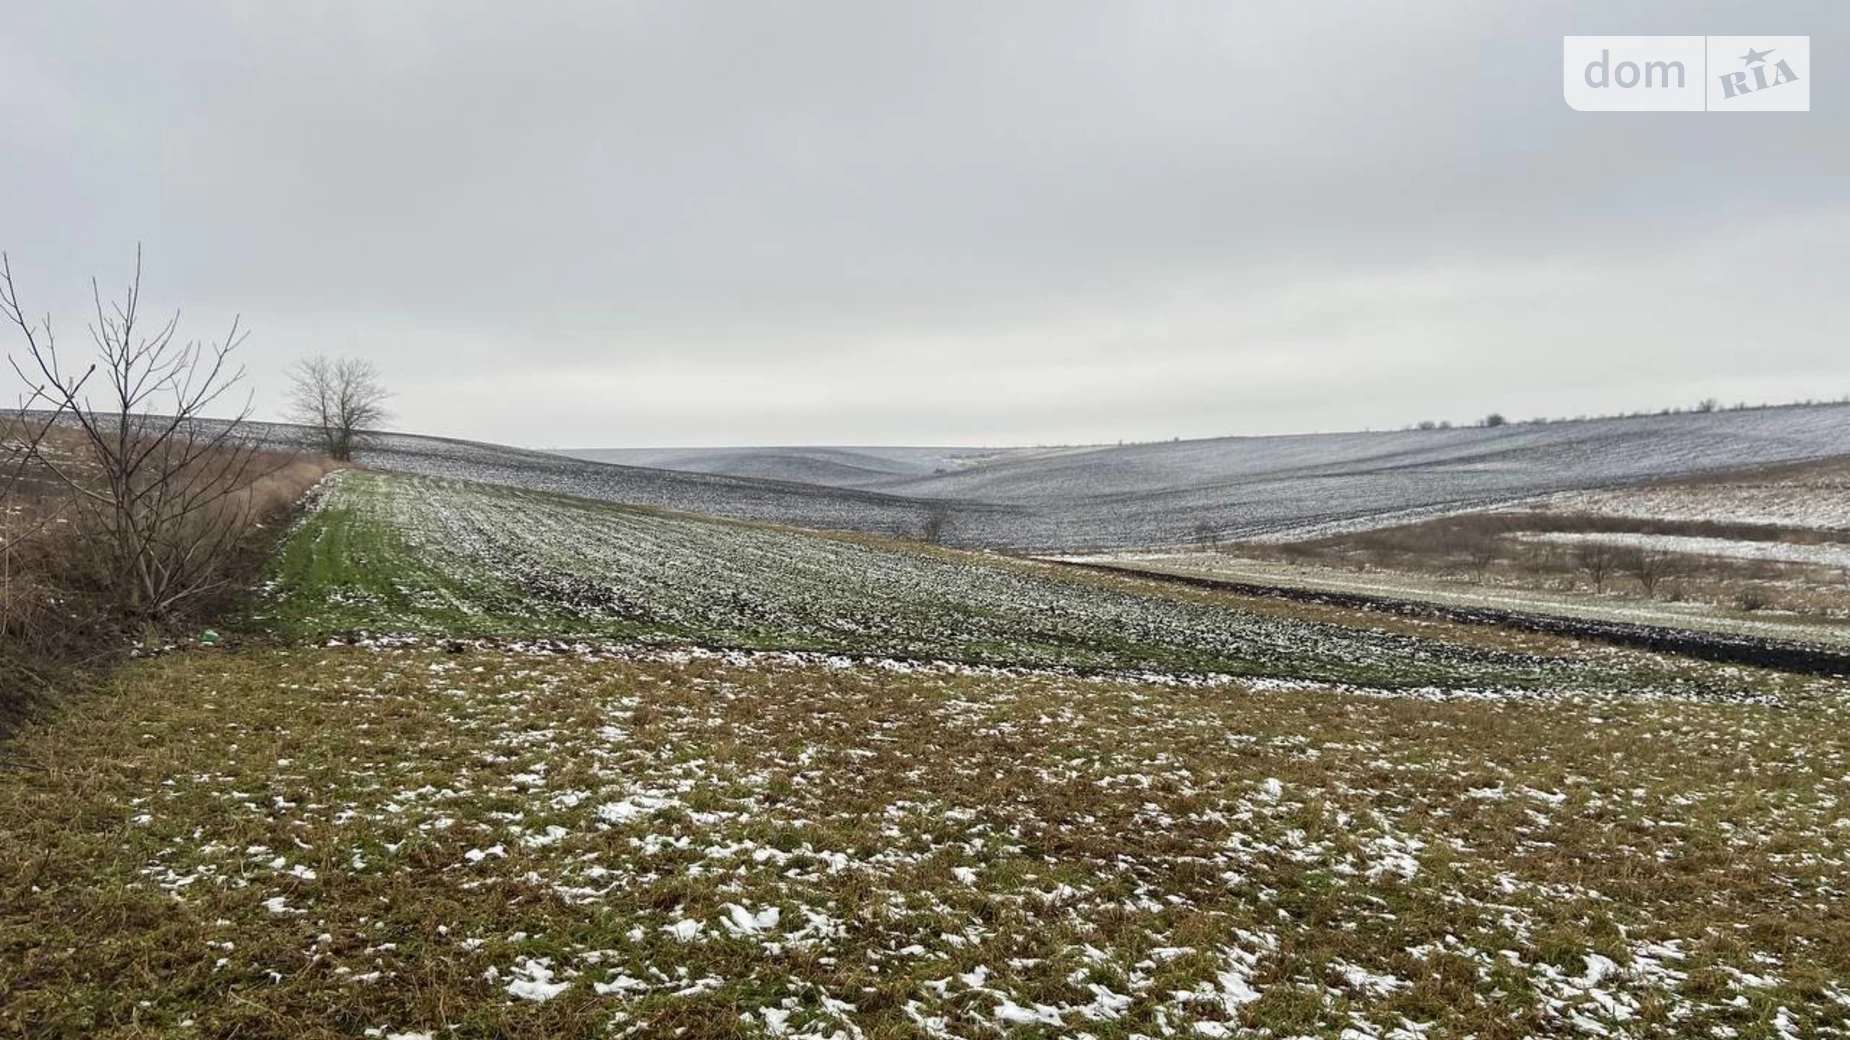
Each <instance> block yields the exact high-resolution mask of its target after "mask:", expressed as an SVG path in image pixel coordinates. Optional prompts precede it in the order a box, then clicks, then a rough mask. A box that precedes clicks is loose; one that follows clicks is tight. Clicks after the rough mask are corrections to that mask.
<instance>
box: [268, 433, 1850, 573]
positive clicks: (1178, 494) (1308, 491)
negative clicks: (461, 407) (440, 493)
mask: <svg viewBox="0 0 1850 1040" xmlns="http://www.w3.org/2000/svg"><path fill="white" fill-rule="evenodd" d="M268 430H269V433H270V435H271V436H275V437H279V438H287V437H288V436H290V431H289V430H288V428H286V427H270V428H268ZM593 454H597V455H599V456H600V457H614V458H623V459H629V460H634V461H642V462H647V463H651V464H657V465H663V466H686V467H689V469H688V470H686V471H681V470H671V469H658V468H649V467H647V466H636V465H613V464H609V463H601V462H594V461H590V460H587V459H582V458H571V457H566V456H563V455H556V454H547V453H542V452H533V451H526V450H522V449H515V448H506V447H500V446H495V445H485V444H475V443H470V442H463V441H451V440H442V439H437V438H426V437H413V436H406V435H387V436H383V437H380V438H377V439H376V440H375V442H374V444H373V445H372V447H371V448H370V449H368V450H367V451H366V452H365V453H364V454H363V455H362V460H363V461H364V462H366V463H367V464H368V465H373V466H378V467H381V468H385V469H393V470H399V471H403V472H410V473H420V474H425V475H431V476H451V477H461V478H466V479H471V480H480V481H486V482H489V483H495V484H502V485H507V486H513V487H523V488H528V489H532V490H542V491H555V492H561V493H566V494H573V495H579V496H583V497H587V498H595V499H601V500H604V501H610V502H622V503H628V504H633V505H647V506H659V507H665V508H671V509H684V510H688V511H692V512H698V513H707V514H711V515H717V516H728V517H740V518H746V519H755V520H769V521H774V522H777V523H786V524H795V525H798V526H804V527H818V528H829V529H836V530H851V531H864V532H870V533H879V534H894V535H906V536H917V535H918V534H919V532H920V531H921V529H922V528H923V525H924V523H925V520H926V518H927V517H928V516H929V515H931V514H932V512H934V510H941V511H942V512H943V513H944V514H945V516H946V522H945V524H944V532H945V533H944V537H945V540H946V541H948V542H950V543H952V544H957V545H968V546H977V547H988V548H1005V549H1018V550H1064V551H1083V550H1088V549H1126V548H1142V547H1162V546H1174V545H1182V544H1186V543H1190V542H1193V541H1196V540H1198V539H1199V538H1201V537H1202V536H1203V534H1204V532H1205V533H1207V534H1209V535H1211V536H1212V537H1214V538H1216V539H1219V540H1229V539H1236V538H1262V539H1272V540H1289V539H1296V538H1303V537H1311V536H1314V535H1319V534H1328V533H1332V532H1336V531H1342V530H1348V529H1353V528H1358V527H1368V526H1380V525H1383V524H1388V523H1396V522H1401V521H1405V520H1412V519H1418V518H1420V517H1423V516H1428V515H1436V514H1440V513H1445V512H1455V511H1458V510H1463V509H1473V508H1482V507H1488V506H1494V505H1498V504H1503V503H1508V502H1513V501H1517V500H1521V499H1526V498H1533V497H1535V496H1538V495H1544V494H1550V493H1554V492H1562V491H1575V490H1583V489H1589V488H1605V487H1618V486H1624V485H1633V484H1640V483H1644V482H1649V481H1654V480H1661V479H1664V478H1669V477H1676V476H1684V475H1690V474H1701V473H1713V472H1718V471H1723V470H1729V469H1738V468H1742V467H1748V466H1761V465H1767V464H1772V463H1781V462H1791V461H1797V460H1805V459H1816V458H1822V457H1828V456H1832V455H1844V454H1850V405H1821V406H1807V407H1788V408H1767V409H1752V410H1745V411H1725V412H1712V413H1702V414H1676V415H1658V416H1643V417H1635V418H1622V419H1599V420H1590V421H1581V422H1557V423H1546V424H1535V425H1510V426H1501V427H1495V428H1488V429H1477V428H1472V429H1451V430H1408V431H1400V432H1376V433H1342V434H1310V435H1303V436H1288V437H1229V438H1221V439H1216V440H1200V441H1180V442H1166V443H1156V444H1140V445H1129V446H1123V447H1097V448H1066V449H1051V450H1041V451H1035V450H1021V449H1016V450H1010V451H1000V452H983V451H974V450H971V449H939V450H926V449H711V450H688V451H680V452H666V451H650V452H644V451H637V452H624V453H593ZM765 474H776V475H779V476H781V477H785V478H797V479H766V477H765V476H764V475H765Z"/></svg>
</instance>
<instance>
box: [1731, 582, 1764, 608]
mask: <svg viewBox="0 0 1850 1040" xmlns="http://www.w3.org/2000/svg"><path fill="white" fill-rule="evenodd" d="M1734 605H1735V606H1736V607H1738V608H1740V609H1741V610H1745V611H1748V612H1750V613H1751V612H1753V611H1756V610H1765V609H1766V608H1767V607H1769V606H1772V605H1773V600H1772V598H1771V597H1769V596H1768V595H1767V593H1766V590H1765V589H1763V588H1761V587H1760V586H1758V585H1743V586H1741V587H1740V588H1739V589H1736V590H1735V593H1734Z"/></svg>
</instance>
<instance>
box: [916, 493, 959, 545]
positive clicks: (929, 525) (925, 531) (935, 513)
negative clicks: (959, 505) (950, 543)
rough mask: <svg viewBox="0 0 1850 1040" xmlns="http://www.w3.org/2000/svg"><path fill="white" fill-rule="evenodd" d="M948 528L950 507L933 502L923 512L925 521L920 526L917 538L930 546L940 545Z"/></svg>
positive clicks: (949, 525)
mask: <svg viewBox="0 0 1850 1040" xmlns="http://www.w3.org/2000/svg"><path fill="white" fill-rule="evenodd" d="M950 528H951V507H950V506H949V505H946V504H945V503H943V502H933V503H932V504H931V506H930V507H929V508H927V509H926V510H925V520H924V522H923V523H922V524H921V525H920V529H919V537H920V538H921V539H922V540H924V541H927V542H930V543H931V544H932V545H941V544H943V542H944V536H945V534H946V533H948V532H949V531H950Z"/></svg>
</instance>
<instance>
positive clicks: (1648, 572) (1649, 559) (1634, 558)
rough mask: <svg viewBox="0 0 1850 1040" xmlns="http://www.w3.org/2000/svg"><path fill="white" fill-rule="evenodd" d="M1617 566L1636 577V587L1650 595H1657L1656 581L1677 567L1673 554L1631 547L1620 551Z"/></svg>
mask: <svg viewBox="0 0 1850 1040" xmlns="http://www.w3.org/2000/svg"><path fill="white" fill-rule="evenodd" d="M1618 568H1619V570H1620V571H1622V572H1623V573H1625V574H1629V575H1631V576H1632V577H1633V578H1635V579H1637V581H1638V587H1639V588H1641V589H1643V590H1644V594H1645V595H1646V596H1650V597H1655V596H1656V595H1657V586H1658V583H1659V582H1661V581H1663V580H1664V579H1665V578H1667V577H1669V576H1671V575H1672V574H1674V573H1676V571H1677V569H1678V568H1677V558H1676V556H1675V555H1673V554H1671V553H1667V552H1661V551H1658V550H1655V549H1633V550H1630V551H1628V552H1624V553H1621V554H1620V555H1619V560H1618Z"/></svg>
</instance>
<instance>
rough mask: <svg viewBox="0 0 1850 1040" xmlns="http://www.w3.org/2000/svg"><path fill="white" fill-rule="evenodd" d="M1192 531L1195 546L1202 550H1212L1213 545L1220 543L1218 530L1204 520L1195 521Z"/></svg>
mask: <svg viewBox="0 0 1850 1040" xmlns="http://www.w3.org/2000/svg"><path fill="white" fill-rule="evenodd" d="M1194 533H1195V548H1197V549H1199V550H1201V551H1202V552H1213V551H1214V549H1215V547H1216V546H1218V545H1219V544H1220V532H1219V531H1217V530H1216V529H1215V527H1214V525H1213V524H1212V523H1209V522H1208V521H1206V520H1201V521H1197V522H1196V524H1195V532H1194Z"/></svg>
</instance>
